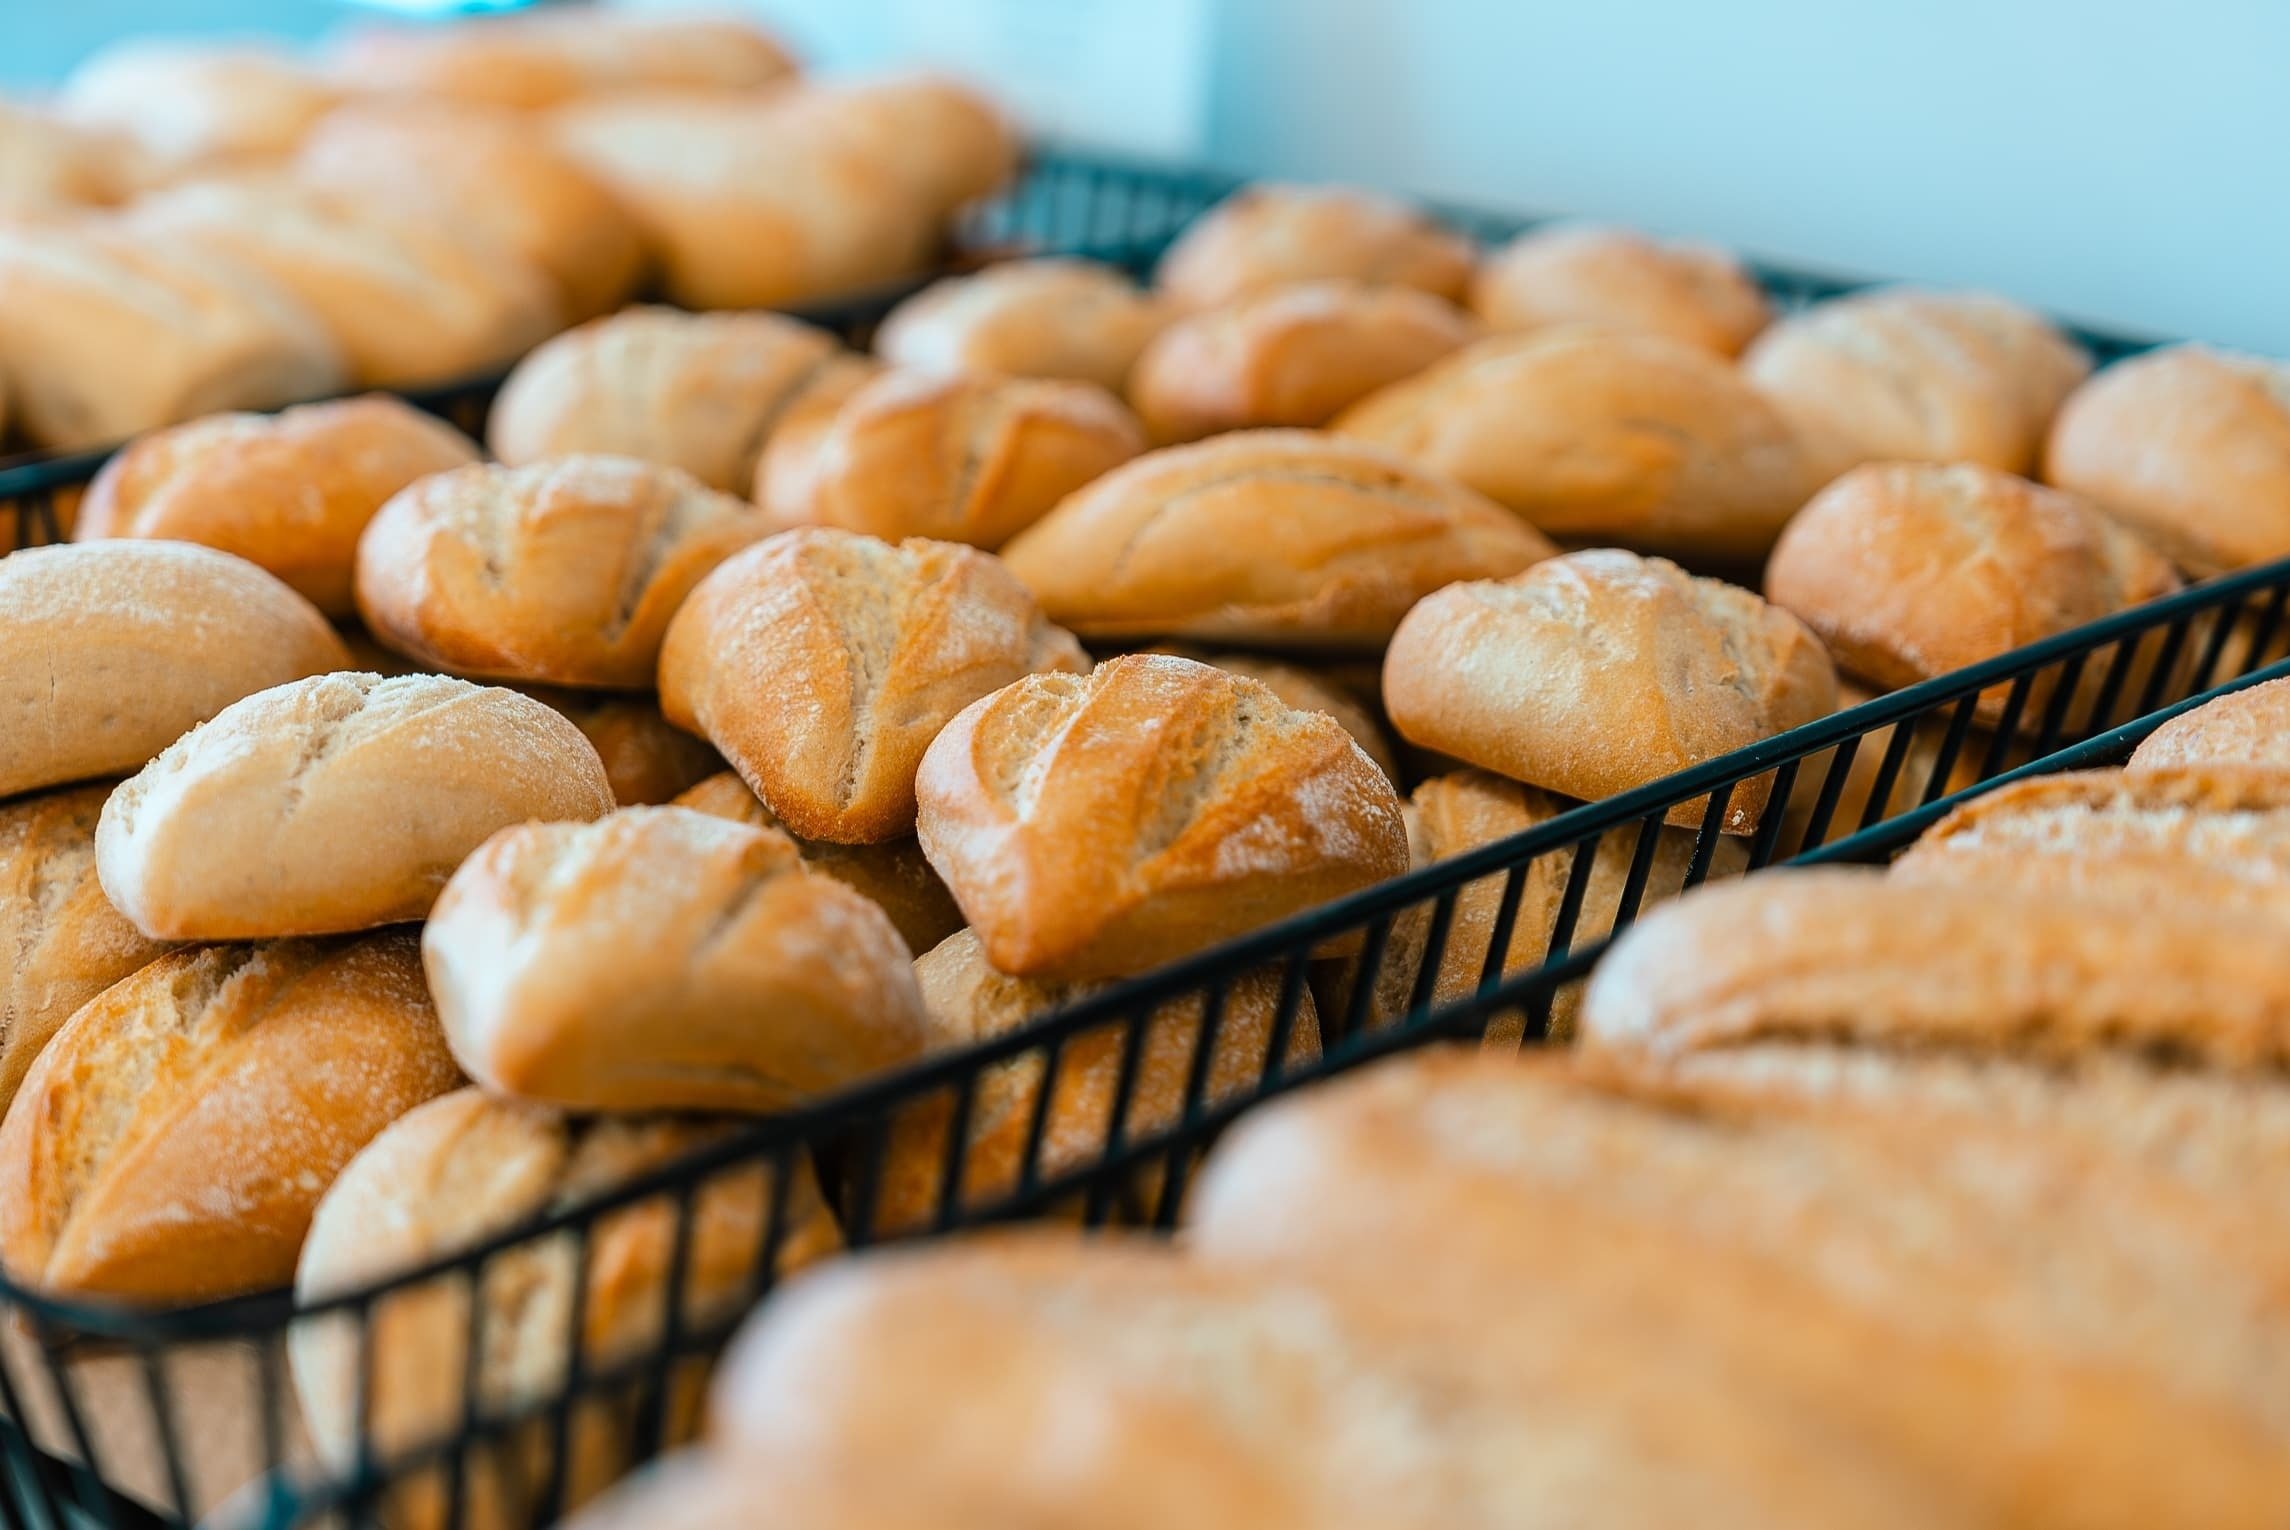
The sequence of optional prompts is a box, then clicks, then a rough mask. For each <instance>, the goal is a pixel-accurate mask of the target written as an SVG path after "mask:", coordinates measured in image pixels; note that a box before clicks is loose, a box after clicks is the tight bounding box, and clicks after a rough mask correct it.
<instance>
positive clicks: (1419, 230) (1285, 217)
mask: <svg viewBox="0 0 2290 1530" xmlns="http://www.w3.org/2000/svg"><path fill="white" fill-rule="evenodd" d="M1475 258H1476V252H1475V251H1473V249H1472V247H1471V241H1470V240H1468V239H1466V238H1464V237H1463V236H1462V235H1461V234H1457V233H1454V232H1451V231H1450V230H1448V229H1444V228H1441V227H1440V226H1439V225H1438V224H1437V223H1436V222H1434V221H1433V220H1432V219H1431V218H1430V217H1429V216H1427V215H1426V214H1424V213H1422V212H1420V211H1418V210H1417V209H1416V208H1414V207H1411V206H1409V205H1408V204H1407V203H1405V202H1403V201H1400V200H1398V199H1397V198H1394V197H1388V196H1384V195H1381V194H1379V193H1377V192H1372V191H1364V190H1360V189H1357V188H1353V187H1345V186H1288V185H1259V186H1250V187H1247V188H1245V189H1243V190H1240V191H1236V192H1234V193H1233V194H1232V195H1231V196H1229V197H1227V198H1225V199H1224V200H1223V201H1222V202H1219V203H1218V204H1217V205H1216V206H1215V207H1214V208H1212V209H1211V210H1210V211H1209V212H1208V214H1207V215H1206V216H1204V217H1202V218H1200V219H1198V220H1197V221H1196V222H1194V223H1193V225H1192V226H1191V227H1190V228H1188V229H1186V230H1185V232H1184V233H1183V234H1181V235H1179V236H1178V238H1177V242H1176V243H1174V244H1172V245H1170V246H1169V249H1168V253H1167V254H1165V255H1163V256H1162V257H1161V264H1160V266H1159V268H1158V269H1157V270H1155V271H1154V273H1153V284H1154V286H1155V287H1157V288H1158V289H1159V290H1160V292H1161V294H1162V295H1163V296H1164V297H1166V298H1167V299H1168V300H1169V301H1170V302H1172V303H1174V304H1176V305H1177V306H1178V307H1180V308H1214V307H1216V306H1217V305H1218V304H1220V303H1229V302H1231V301H1232V300H1233V299H1235V298H1238V297H1244V296H1246V295H1247V294H1249V293H1252V292H1261V291H1263V290H1264V289H1265V288H1267V287H1279V286H1285V285H1287V284H1288V283H1290V282H1303V281H1318V280H1321V279H1324V278H1328V277H1342V278H1348V279H1350V280H1353V281H1360V282H1369V283H1374V284H1378V285H1391V286H1398V287H1416V288H1420V289H1421V290H1423V291H1425V292H1428V293H1430V294H1431V295H1432V296H1434V297H1443V298H1446V299H1447V300H1448V301H1450V302H1461V301H1462V300H1463V294H1464V289H1465V288H1466V287H1467V286H1468V285H1469V284H1470V281H1471V267H1472V262H1473V261H1474V259H1475Z"/></svg>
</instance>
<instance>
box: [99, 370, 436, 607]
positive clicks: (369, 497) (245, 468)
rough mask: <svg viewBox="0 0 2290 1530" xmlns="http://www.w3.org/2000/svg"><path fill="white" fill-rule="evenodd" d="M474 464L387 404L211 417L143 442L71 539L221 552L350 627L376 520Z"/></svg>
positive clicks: (423, 422)
mask: <svg viewBox="0 0 2290 1530" xmlns="http://www.w3.org/2000/svg"><path fill="white" fill-rule="evenodd" d="M476 460H477V446H476V443H475V442H473V441H471V440H470V439H469V438H468V437H466V436H464V435H462V434H461V432H460V431H458V430H455V429H454V428H453V427H452V426H450V425H448V424H446V423H445V422H444V421H443V420H440V419H437V418H435V417H434V416H431V415H427V414H424V413H422V412H421V411H420V410H417V409H415V408H413V407H412V406H411V405H408V404H404V403H401V402H399V401H398V400H397V399H394V398H388V397H384V396H382V395H379V394H376V395H373V396H371V397H367V398H353V399H343V400H341V401H339V402H336V403H328V404H307V405H304V406H302V407H301V408H297V409H289V410H286V411H285V412H284V413H282V414H275V415H263V414H217V415H209V416H208V417H207V418H205V419H202V420H193V421H191V422H189V423H188V424H183V425H177V426H173V427H170V428H169V429H166V430H160V431H155V432H153V433H151V434H149V435H146V436H141V437H138V438H137V439H136V440H135V441H134V442H133V443H131V444H130V445H129V446H128V447H127V449H126V450H125V451H122V452H120V453H119V454H118V455H117V456H115V457H113V458H112V459H111V460H110V461H109V462H106V463H105V464H104V465H103V471H102V472H100V473H98V474H96V477H95V482H94V483H93V484H91V485H89V487H88V492H87V498H86V499H85V500H83V501H82V502H81V504H80V515H79V523H78V525H77V526H76V527H74V528H73V531H72V535H73V537H74V539H76V540H78V541H82V542H88V541H94V540H97V539H99V538H103V537H145V538H164V539H167V540H170V541H179V542H198V543H202V544H204V545H206V546H208V547H215V548H220V549H221V550H223V551H224V552H229V553H236V554H238V555H239V556H240V557H242V558H245V559H247V560H248V561H249V562H251V563H253V564H255V565H256V566H257V567H260V568H263V569H267V570H268V571H269V572H271V573H273V574H275V575H277V576H278V577H279V578H280V579H283V580H285V581H286V583H287V584H289V585H291V586H292V587H293V588H294V589H295V590H296V591H297V592H298V593H299V594H301V595H302V596H303V597H304V598H305V599H307V600H309V601H310V602H311V603H312V604H313V605H315V606H317V607H318V609H319V610H321V611H324V612H325V613H326V614H327V615H328V616H349V615H352V614H353V613H355V611H356V610H357V605H356V602H355V601H354V600H353V599H352V596H351V592H350V586H351V578H352V571H353V569H354V567H355V565H356V563H357V556H358V536H359V534H360V533H361V532H363V531H364V530H365V529H366V523H367V522H368V521H370V520H372V519H373V518H374V512H375V511H377V510H379V509H381V507H382V503H383V501H385V500H387V499H388V498H389V497H390V496H391V495H393V494H395V493H397V492H398V491H399V490H400V489H402V488H404V487H406V486H407V485H408V484H410V483H412V482H413V481H414V480H415V479H417V478H423V477H427V476H428V475H429V474H431V473H442V472H445V471H446V470H447V469H449V468H457V467H462V466H464V465H466V464H469V463H472V462H475V461H476Z"/></svg>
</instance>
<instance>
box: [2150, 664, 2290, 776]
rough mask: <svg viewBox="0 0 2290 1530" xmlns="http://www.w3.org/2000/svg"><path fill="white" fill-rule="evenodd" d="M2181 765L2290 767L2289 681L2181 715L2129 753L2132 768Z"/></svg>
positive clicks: (2232, 695)
mask: <svg viewBox="0 0 2290 1530" xmlns="http://www.w3.org/2000/svg"><path fill="white" fill-rule="evenodd" d="M2180 765H2208V766H2214V767H2215V766H2222V765H2224V766H2231V765H2248V766H2252V767H2255V768H2258V769H2263V770H2290V680H2269V681H2267V682H2266V683H2265V684H2263V685H2253V686H2250V687H2248V688H2247V689H2244V690H2239V691H2234V692H2231V693H2229V694H2228V695H2225V696H2221V697H2219V698H2218V699H2217V700H2216V701H2206V702H2204V703H2203V704H2202V705H2201V706H2199V707H2196V708H2194V709H2193V710H2191V711H2187V712H2182V713H2180V714H2179V715H2178V716H2176V717H2174V718H2172V719H2171V720H2170V721H2169V722H2166V723H2164V724H2163V725H2162V726H2161V727H2160V728H2157V729H2156V730H2155V731H2154V732H2152V733H2150V734H2148V735H2147V737H2146V739H2145V741H2143V742H2142V743H2141V744H2140V745H2139V747H2138V748H2137V749H2134V750H2132V751H2131V760H2130V766H2129V768H2130V769H2132V770H2165V769H2169V768H2171V767H2174V766H2180Z"/></svg>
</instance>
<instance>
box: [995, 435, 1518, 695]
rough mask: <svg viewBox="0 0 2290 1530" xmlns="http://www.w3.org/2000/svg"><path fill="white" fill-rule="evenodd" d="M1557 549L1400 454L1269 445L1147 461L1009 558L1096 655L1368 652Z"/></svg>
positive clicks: (1356, 446) (1101, 485)
mask: <svg viewBox="0 0 2290 1530" xmlns="http://www.w3.org/2000/svg"><path fill="white" fill-rule="evenodd" d="M1556 550H1557V549H1555V548H1554V547H1552V546H1551V544H1550V543H1549V542H1548V541H1546V540H1545V539H1544V538H1543V537H1542V536H1541V535H1539V534H1538V533H1537V532H1536V531H1535V530H1534V529H1533V528H1532V527H1530V526H1528V525H1526V524H1525V523H1523V522H1522V521H1520V520H1519V519H1518V517H1516V516H1514V515H1511V514H1509V513H1508V512H1506V511H1504V510H1503V509H1502V508H1501V507H1500V506H1497V505H1493V504H1490V503H1488V502H1487V501H1486V500H1484V499H1481V498H1480V497H1479V496H1478V495H1476V494H1474V493H1472V492H1470V491H1469V490H1467V489H1464V488H1461V487H1459V486H1457V485H1456V484H1454V483H1451V482H1449V481H1448V480H1446V479H1445V478H1442V477H1439V476H1438V475H1436V474H1433V473H1428V472H1425V471H1423V470H1421V469H1419V468H1417V467H1415V466H1414V465H1413V464H1411V463H1409V462H1407V461H1405V460H1403V459H1401V458H1399V457H1397V456H1394V455H1393V454H1391V453H1389V452H1386V451H1383V450H1381V449H1379V448H1376V447H1371V446H1366V445H1363V444H1361V443H1359V442H1353V441H1343V440H1339V439H1337V438H1335V437H1332V436H1325V435H1321V434H1320V433H1318V432H1316V431H1304V430H1263V431H1240V432H1234V433H1233V434H1230V435H1226V436H1221V437H1218V438H1216V439H1214V440H1209V441H1201V442H1196V443H1194V444H1193V445H1190V446H1177V447H1169V448H1165V449H1163V450H1161V451H1157V452H1149V453H1147V454H1146V455H1145V456H1143V457H1140V458H1138V459H1137V460H1136V461H1134V462H1131V463H1128V464H1126V465H1125V466H1123V467H1120V468H1117V469H1115V470H1114V471H1113V472H1111V473H1108V474H1106V475H1105V476H1104V477H1103V478H1101V479H1099V480H1098V481H1097V482H1095V483H1093V484H1091V485H1089V486H1088V487H1087V488H1085V489H1083V490H1082V491H1081V492H1080V493H1078V494H1075V495H1074V496H1072V497H1071V498H1069V499H1067V500H1066V501H1065V502H1064V503H1063V504H1061V505H1059V506H1058V507H1057V508H1056V509H1055V510H1053V511H1051V512H1050V513H1049V514H1048V515H1047V516H1045V517H1043V518H1042V519H1041V520H1039V521H1037V522H1035V523H1034V525H1033V526H1032V527H1030V528H1029V529H1027V530H1026V531H1024V532H1022V533H1020V534H1019V535H1018V536H1017V537H1015V538H1014V539H1012V540H1011V542H1010V543H1009V545H1008V546H1007V547H1006V548H1005V549H1004V557H1005V558H1006V560H1007V561H1008V563H1009V565H1010V571H1011V572H1012V573H1014V574H1016V575H1017V576H1018V577H1019V578H1020V579H1021V580H1023V581H1024V582H1025V583H1026V585H1027V587H1028V588H1029V589H1031V590H1032V591H1033V592H1034V597H1035V598H1036V599H1037V600H1039V601H1041V603H1042V608H1043V609H1044V610H1045V611H1047V612H1049V613H1050V615H1051V617H1052V618H1053V619H1054V620H1057V621H1060V622H1063V623H1064V624H1065V625H1066V626H1068V627H1071V628H1073V630H1074V631H1076V632H1078V633H1080V634H1081V635H1082V636H1083V637H1085V638H1100V637H1101V638H1116V639H1119V638H1142V637H1193V638H1202V639H1221V640H1224V641H1228V642H1240V643H1261V644H1265V645H1267V646H1272V647H1284V648H1285V647H1296V648H1339V649H1341V648H1367V649H1372V648H1374V647H1377V646H1379V645H1380V644H1382V643H1383V641H1384V640H1385V639H1387V638H1388V637H1390V636H1391V633H1392V629H1393V628H1395V627H1396V626H1398V625H1399V620H1400V618H1401V617H1402V616H1404V615H1406V614H1407V610H1408V608H1409V607H1410V606H1412V605H1414V604H1415V602H1416V601H1418V600H1420V599H1422V598H1423V597H1424V596H1425V595H1428V594H1430V593H1431V592H1432V591H1433V590H1436V589H1439V588H1441V587H1442V586H1444V585H1448V584H1452V583H1454V582H1455V581H1456V580H1458V579H1473V578H1488V577H1494V576H1500V575H1504V574H1514V573H1517V572H1518V571H1519V570H1520V569H1523V568H1525V567H1526V566H1527V565H1529V564H1531V563H1533V562H1535V561H1536V560H1538V559H1541V558H1547V557H1549V556H1550V555H1551V554H1552V553H1553V552H1555V551H1556Z"/></svg>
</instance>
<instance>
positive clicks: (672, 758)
mask: <svg viewBox="0 0 2290 1530" xmlns="http://www.w3.org/2000/svg"><path fill="white" fill-rule="evenodd" d="M520 689H522V690H523V691H524V693H525V694H526V695H528V696H530V697H532V698H533V699H534V700H535V701H538V702H541V703H543V704H545V705H546V706H548V707H550V708H551V709H553V710H555V711H557V712H561V713H563V714H564V716H565V719H566V720H567V721H568V722H570V723H571V724H572V725H573V726H574V727H576V728H578V729H580V731H581V733H582V735H583V736H584V737H585V738H587V740H588V741H589V744H590V745H591V746H592V747H593V748H594V749H595V750H596V755H597V758H598V759H599V760H601V761H603V763H604V779H605V780H606V782H607V783H609V784H610V785H611V787H612V800H613V801H614V802H616V803H618V804H619V805H620V806H622V807H651V806H656V805H657V804H659V803H663V802H666V801H668V800H669V799H670V798H672V797H674V796H676V795H677V794H678V793H679V792H683V791H687V790H689V789H690V788H692V787H694V786H697V785H698V784H699V783H700V782H702V781H705V780H707V779H708V778H709V777H710V776H713V775H714V774H715V773H716V772H718V771H720V770H722V769H723V768H724V761H723V756H721V755H719V754H717V753H716V752H715V750H713V749H711V748H709V747H708V742H707V740H705V739H699V738H694V737H692V735H691V734H689V733H686V732H685V731H684V730H683V729H681V728H679V727H676V726H675V725H674V724H672V723H670V722H669V721H668V719H667V718H665V717H663V716H661V715H660V708H659V705H658V703H657V702H656V701H655V699H654V698H652V697H650V696H635V695H614V694H613V693H611V692H609V691H563V690H557V689H555V688H554V687H550V686H534V685H528V686H523V687H520Z"/></svg>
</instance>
